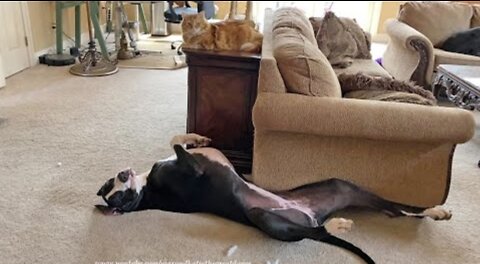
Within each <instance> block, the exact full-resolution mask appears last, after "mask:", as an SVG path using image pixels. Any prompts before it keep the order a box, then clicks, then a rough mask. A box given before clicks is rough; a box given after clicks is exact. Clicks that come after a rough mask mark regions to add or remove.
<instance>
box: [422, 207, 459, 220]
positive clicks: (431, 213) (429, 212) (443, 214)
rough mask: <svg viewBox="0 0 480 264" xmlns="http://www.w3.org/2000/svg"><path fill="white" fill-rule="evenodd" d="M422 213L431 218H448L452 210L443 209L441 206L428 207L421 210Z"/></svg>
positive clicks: (450, 216)
mask: <svg viewBox="0 0 480 264" xmlns="http://www.w3.org/2000/svg"><path fill="white" fill-rule="evenodd" d="M423 214H424V215H425V216H428V217H430V218H432V219H433V220H450V218H452V212H451V211H450V210H446V209H444V208H443V207H441V206H435V207H432V208H428V209H426V210H425V211H423Z"/></svg>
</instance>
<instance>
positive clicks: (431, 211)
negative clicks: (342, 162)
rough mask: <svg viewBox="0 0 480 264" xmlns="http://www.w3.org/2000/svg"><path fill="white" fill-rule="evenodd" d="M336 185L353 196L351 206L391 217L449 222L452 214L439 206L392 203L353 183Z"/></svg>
mask: <svg viewBox="0 0 480 264" xmlns="http://www.w3.org/2000/svg"><path fill="white" fill-rule="evenodd" d="M337 185H341V186H342V187H341V188H343V189H348V190H349V191H350V194H351V195H352V194H353V195H352V196H353V199H351V206H360V207H368V208H371V209H375V210H379V211H382V212H383V213H385V214H387V215H389V216H391V217H399V216H411V217H419V218H423V217H430V218H432V219H434V220H449V219H450V218H451V217H452V213H451V212H450V211H447V210H445V209H443V208H442V207H441V206H436V207H432V208H425V207H416V206H409V205H404V204H400V203H396V202H392V201H389V200H386V199H383V198H382V197H380V196H378V195H376V194H374V193H372V192H369V191H367V190H364V189H362V188H360V187H358V186H356V185H354V184H353V183H350V182H347V181H342V180H337Z"/></svg>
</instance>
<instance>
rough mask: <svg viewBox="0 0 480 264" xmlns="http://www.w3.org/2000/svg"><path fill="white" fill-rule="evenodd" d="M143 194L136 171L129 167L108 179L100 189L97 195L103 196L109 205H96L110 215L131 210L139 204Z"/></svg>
mask: <svg viewBox="0 0 480 264" xmlns="http://www.w3.org/2000/svg"><path fill="white" fill-rule="evenodd" d="M141 194H142V190H141V186H139V185H138V183H137V182H136V178H135V171H133V170H132V169H130V168H128V169H125V170H122V171H120V172H119V173H118V174H117V176H115V177H114V178H111V179H109V180H107V182H105V184H103V186H102V187H101V188H100V190H98V192H97V195H98V196H101V197H102V198H103V200H104V201H105V202H106V203H107V206H105V205H96V207H97V208H98V209H100V211H102V212H103V213H104V214H109V215H116V214H122V213H123V212H129V211H132V210H134V209H135V208H136V207H137V206H138V204H139V202H140V199H141Z"/></svg>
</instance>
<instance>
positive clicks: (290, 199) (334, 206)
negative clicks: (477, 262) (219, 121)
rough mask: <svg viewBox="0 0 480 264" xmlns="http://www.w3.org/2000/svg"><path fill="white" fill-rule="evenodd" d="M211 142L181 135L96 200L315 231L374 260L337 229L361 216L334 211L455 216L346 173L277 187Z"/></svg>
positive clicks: (278, 229)
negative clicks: (251, 176) (241, 168)
mask: <svg viewBox="0 0 480 264" xmlns="http://www.w3.org/2000/svg"><path fill="white" fill-rule="evenodd" d="M185 144H189V145H194V146H196V147H197V148H194V149H190V150H188V151H187V150H185V149H184V147H183V146H182V145H185ZM209 144H210V139H208V138H206V137H202V136H199V135H196V134H187V135H182V136H176V137H174V138H173V139H172V142H171V145H172V146H173V149H174V151H175V155H173V156H171V157H169V158H166V159H163V160H160V161H157V162H156V163H155V164H154V165H153V167H152V169H151V170H150V171H147V172H145V173H142V174H139V175H136V174H135V172H134V171H133V170H132V169H130V168H129V169H126V170H123V171H121V172H119V173H118V174H117V176H116V177H114V178H111V179H109V180H107V182H106V183H105V184H104V185H103V186H102V187H101V188H100V190H99V191H98V193H97V195H99V196H101V197H102V198H103V199H104V201H105V202H106V204H107V205H97V206H96V207H97V208H98V209H100V210H101V211H102V212H103V213H105V214H108V215H119V214H123V213H127V212H133V211H140V210H147V209H160V210H165V211H173V212H181V213H195V212H204V213H211V214H215V215H217V216H221V217H224V218H227V219H230V220H233V221H236V222H239V223H243V224H246V225H249V226H255V227H257V228H258V229H260V230H262V231H263V232H265V233H267V234H268V235H269V236H271V237H273V238H275V239H278V240H282V241H299V240H302V239H305V238H309V239H313V240H317V241H322V242H325V243H329V244H332V245H335V246H338V247H342V248H344V249H346V250H349V251H351V252H352V253H354V254H356V255H357V256H359V257H360V258H362V259H363V260H364V261H365V262H367V263H375V262H374V261H373V260H372V259H371V258H370V257H369V256H368V255H367V254H365V253H364V252H363V251H362V250H361V249H359V248H357V247H356V246H354V245H352V244H351V243H349V242H347V241H345V240H342V239H340V238H337V237H335V236H334V235H335V234H339V233H344V232H347V231H349V230H350V229H351V227H352V224H353V221H352V220H349V219H344V218H331V219H329V216H330V215H331V214H332V213H334V212H336V211H338V210H341V209H344V208H347V207H352V206H355V207H364V208H369V209H373V210H378V211H382V212H384V213H386V214H387V215H389V216H392V217H397V216H412V217H419V218H423V217H430V218H432V219H434V220H448V219H450V217H451V213H450V212H448V211H446V210H444V209H442V208H440V207H434V208H418V207H413V206H407V205H402V204H398V203H395V202H391V201H387V200H385V199H382V198H381V197H379V196H377V195H375V194H373V193H370V192H368V191H366V190H363V189H362V188H360V187H358V186H356V185H354V184H353V183H350V182H347V181H343V180H340V179H329V180H325V181H321V182H317V183H312V184H308V185H304V186H300V187H297V188H295V189H293V190H288V191H281V192H269V191H267V190H264V189H262V188H260V187H258V186H255V185H253V184H252V183H249V182H246V181H245V180H243V179H242V178H241V177H240V176H239V175H238V174H237V173H236V172H235V170H234V168H233V166H232V164H231V163H230V162H229V161H228V159H227V158H226V157H225V156H224V155H223V154H222V153H221V152H220V151H218V150H216V149H214V148H208V147H206V146H207V145H209Z"/></svg>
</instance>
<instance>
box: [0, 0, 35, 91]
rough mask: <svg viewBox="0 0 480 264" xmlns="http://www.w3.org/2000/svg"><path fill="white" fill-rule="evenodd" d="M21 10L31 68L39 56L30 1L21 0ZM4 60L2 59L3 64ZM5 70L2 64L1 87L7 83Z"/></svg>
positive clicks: (0, 69) (0, 66)
mask: <svg viewBox="0 0 480 264" xmlns="http://www.w3.org/2000/svg"><path fill="white" fill-rule="evenodd" d="M20 10H21V12H22V21H23V30H24V31H25V37H26V38H27V42H28V45H27V56H28V67H27V68H30V67H32V66H33V65H35V64H36V63H37V58H35V51H34V42H33V35H32V26H31V22H30V12H29V10H28V2H26V1H21V2H20ZM0 60H2V54H1V52H0ZM2 63H3V61H0V64H2ZM5 79H6V77H5V72H4V69H3V67H2V65H0V87H3V86H5V85H6V83H5Z"/></svg>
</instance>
